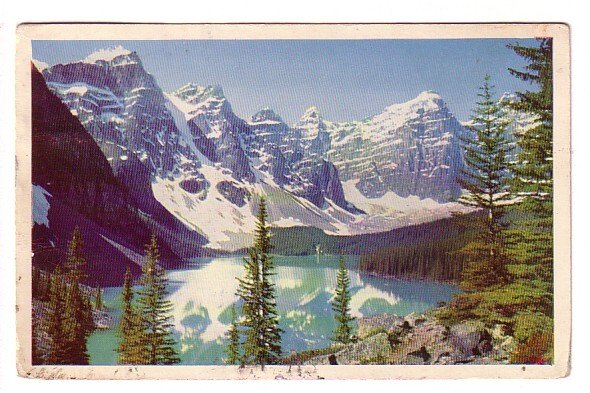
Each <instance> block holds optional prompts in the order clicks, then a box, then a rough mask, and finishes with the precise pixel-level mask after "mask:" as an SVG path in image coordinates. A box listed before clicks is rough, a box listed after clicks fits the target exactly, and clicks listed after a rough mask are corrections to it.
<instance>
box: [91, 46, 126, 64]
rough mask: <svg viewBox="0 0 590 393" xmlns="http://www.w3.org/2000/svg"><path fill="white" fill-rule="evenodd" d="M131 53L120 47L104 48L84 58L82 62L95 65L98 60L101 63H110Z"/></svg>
mask: <svg viewBox="0 0 590 393" xmlns="http://www.w3.org/2000/svg"><path fill="white" fill-rule="evenodd" d="M131 53H132V52H131V51H130V50H128V49H125V48H123V47H122V46H121V45H118V46H115V47H112V48H105V49H99V50H97V51H96V52H93V53H91V54H90V55H88V57H86V58H85V59H84V60H83V61H84V63H90V64H93V63H96V62H98V61H100V60H102V61H106V62H109V61H112V60H114V59H115V58H117V57H119V56H127V55H130V54H131Z"/></svg>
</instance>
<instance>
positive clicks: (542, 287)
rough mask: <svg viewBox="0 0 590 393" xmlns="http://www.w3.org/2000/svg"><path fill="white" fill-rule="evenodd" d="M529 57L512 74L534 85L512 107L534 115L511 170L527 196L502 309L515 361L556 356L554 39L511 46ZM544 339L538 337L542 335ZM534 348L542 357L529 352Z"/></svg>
mask: <svg viewBox="0 0 590 393" xmlns="http://www.w3.org/2000/svg"><path fill="white" fill-rule="evenodd" d="M509 48H511V49H512V50H514V52H515V53H517V54H518V55H520V56H521V57H523V58H524V59H526V60H527V61H528V65H527V66H526V67H525V68H524V70H522V71H519V70H515V69H513V68H510V69H509V72H510V73H511V74H512V75H514V76H515V77H517V78H518V79H521V80H523V81H525V82H529V83H531V85H532V86H534V87H535V89H534V90H533V91H530V90H529V91H524V92H517V96H518V101H516V102H513V103H509V105H510V106H511V107H512V108H514V109H516V110H518V111H520V112H522V113H525V114H528V115H529V116H532V117H533V118H535V120H536V123H535V124H534V125H533V126H532V127H529V128H527V129H524V130H517V132H516V136H517V143H518V147H519V152H518V160H517V163H516V165H515V166H514V168H513V171H514V173H515V176H514V187H515V190H516V192H518V194H519V195H520V196H521V197H523V199H524V200H523V202H522V203H520V204H519V205H518V209H517V215H518V217H524V219H519V220H516V222H515V224H514V225H513V227H514V228H513V230H512V231H511V232H510V233H509V235H510V236H509V243H508V246H509V247H508V252H509V254H510V256H511V259H512V261H513V262H512V264H511V265H510V271H511V273H512V276H513V277H514V278H513V281H512V282H511V284H510V285H509V286H508V287H507V288H505V293H506V294H512V293H516V294H519V295H518V296H515V295H512V296H505V297H503V298H502V299H501V302H500V301H499V302H498V307H497V308H498V309H499V310H501V311H502V312H503V315H505V317H506V318H507V319H508V321H509V324H510V327H511V329H512V330H513V331H514V336H515V339H516V340H517V342H518V349H517V351H516V354H514V356H513V359H512V361H513V362H517V363H530V362H532V363H537V362H539V361H542V362H546V363H551V361H552V358H553V350H552V348H553V311H554V310H553V75H552V74H553V63H552V54H553V53H552V52H553V43H552V40H551V38H542V39H538V46H534V47H525V46H521V45H509ZM540 337H542V338H544V339H543V340H539V338H540ZM531 346H536V348H535V351H536V352H537V353H538V354H540V355H542V356H540V357H537V359H534V358H535V357H534V356H525V355H524V354H526V353H527V352H526V349H527V348H530V347H531Z"/></svg>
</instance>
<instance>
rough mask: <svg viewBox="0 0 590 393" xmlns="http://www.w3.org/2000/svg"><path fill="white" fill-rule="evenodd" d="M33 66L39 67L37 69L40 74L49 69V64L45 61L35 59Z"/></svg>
mask: <svg viewBox="0 0 590 393" xmlns="http://www.w3.org/2000/svg"><path fill="white" fill-rule="evenodd" d="M33 64H34V65H35V67H37V69H38V70H39V71H40V72H43V70H44V69H46V68H49V64H47V63H45V62H44V61H41V60H36V59H33Z"/></svg>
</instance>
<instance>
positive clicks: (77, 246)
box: [64, 227, 87, 283]
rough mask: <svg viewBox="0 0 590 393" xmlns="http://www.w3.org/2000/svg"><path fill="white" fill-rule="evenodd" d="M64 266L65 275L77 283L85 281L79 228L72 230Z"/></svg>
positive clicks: (84, 262)
mask: <svg viewBox="0 0 590 393" xmlns="http://www.w3.org/2000/svg"><path fill="white" fill-rule="evenodd" d="M64 266H65V270H66V274H67V275H68V276H71V277H73V278H74V279H75V280H76V281H77V282H79V283H81V282H82V281H84V280H85V279H86V277H87V274H86V271H85V269H86V257H85V256H84V241H83V240H82V232H81V231H80V227H76V228H75V229H74V233H73V235H72V240H70V242H69V243H68V255H67V259H66V263H65V265H64Z"/></svg>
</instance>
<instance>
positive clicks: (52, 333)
mask: <svg viewBox="0 0 590 393" xmlns="http://www.w3.org/2000/svg"><path fill="white" fill-rule="evenodd" d="M65 289H66V284H65V279H64V277H63V274H62V272H61V269H60V267H59V266H58V267H56V268H55V270H54V271H53V274H52V277H51V286H50V289H49V306H48V308H47V310H46V313H45V316H44V321H43V322H44V323H43V325H44V326H43V327H44V329H45V331H46V332H47V336H48V339H49V340H48V353H47V358H46V362H47V364H68V358H67V344H66V341H67V336H66V332H65V331H64V319H65V315H64V310H65V301H66V300H65Z"/></svg>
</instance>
